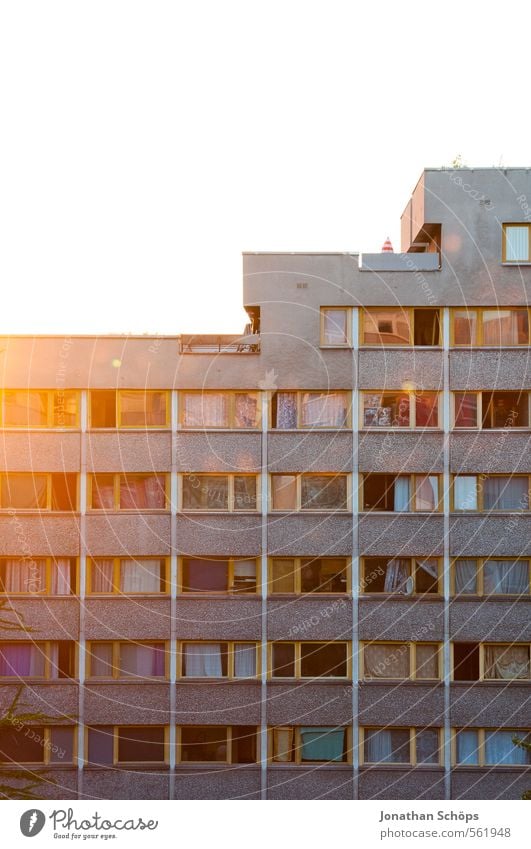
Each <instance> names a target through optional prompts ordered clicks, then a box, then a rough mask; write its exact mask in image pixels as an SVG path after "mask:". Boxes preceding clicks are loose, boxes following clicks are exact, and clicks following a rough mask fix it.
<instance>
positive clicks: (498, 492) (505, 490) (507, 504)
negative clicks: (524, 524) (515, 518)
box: [483, 477, 528, 510]
mask: <svg viewBox="0 0 531 849" xmlns="http://www.w3.org/2000/svg"><path fill="white" fill-rule="evenodd" d="M527 487H528V479H527V477H522V478H518V477H515V478H508V477H491V478H487V480H486V481H485V483H484V498H483V503H484V506H485V509H486V510H490V509H493V508H494V509H495V510H518V509H520V510H521V509H524V508H525V507H526V506H527V501H528V491H527Z"/></svg>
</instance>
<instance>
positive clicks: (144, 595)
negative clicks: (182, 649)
mask: <svg viewBox="0 0 531 849" xmlns="http://www.w3.org/2000/svg"><path fill="white" fill-rule="evenodd" d="M54 597H55V598H64V596H54ZM91 598H94V599H97V600H99V601H102V600H109V599H123V598H127V599H137V598H149V599H155V598H158V599H169V598H170V593H169V592H166V593H124V592H119V593H87V594H86V596H85V600H86V601H88V600H90V599H91Z"/></svg>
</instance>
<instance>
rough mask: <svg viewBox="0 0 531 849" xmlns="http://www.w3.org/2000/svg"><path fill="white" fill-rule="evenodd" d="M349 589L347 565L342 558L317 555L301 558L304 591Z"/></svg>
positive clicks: (329, 591)
mask: <svg viewBox="0 0 531 849" xmlns="http://www.w3.org/2000/svg"><path fill="white" fill-rule="evenodd" d="M346 589H347V567H346V563H345V561H344V560H343V559H342V558H332V557H323V558H320V557H317V558H314V559H311V560H310V559H303V560H301V590H302V592H303V593H343V592H346Z"/></svg>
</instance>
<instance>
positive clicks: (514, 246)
mask: <svg viewBox="0 0 531 849" xmlns="http://www.w3.org/2000/svg"><path fill="white" fill-rule="evenodd" d="M502 261H503V262H515V263H518V262H530V261H531V227H530V226H529V224H522V223H520V224H504V225H503V233H502Z"/></svg>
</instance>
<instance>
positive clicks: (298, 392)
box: [269, 345, 352, 433]
mask: <svg viewBox="0 0 531 849" xmlns="http://www.w3.org/2000/svg"><path fill="white" fill-rule="evenodd" d="M325 347H335V346H332V345H328V346H325ZM279 393H285V394H289V395H295V396H296V402H297V427H296V428H290V427H273V407H272V404H270V405H269V430H270V431H271V432H272V433H295V432H296V431H299V430H303V431H310V432H311V431H314V430H317V431H319V433H322V432H326V431H337V430H340V431H345V430H351V429H352V390H351V389H275V390H274V392H273V393H272V395H278V394H279ZM308 393H319V394H320V395H338V394H340V393H341V394H342V395H344V396H345V400H346V405H345V406H346V411H347V415H346V419H345V424H344V425H341V426H338V427H334V426H333V425H305V424H303V423H302V404H303V401H302V399H303V397H304V395H307V394H308Z"/></svg>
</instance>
